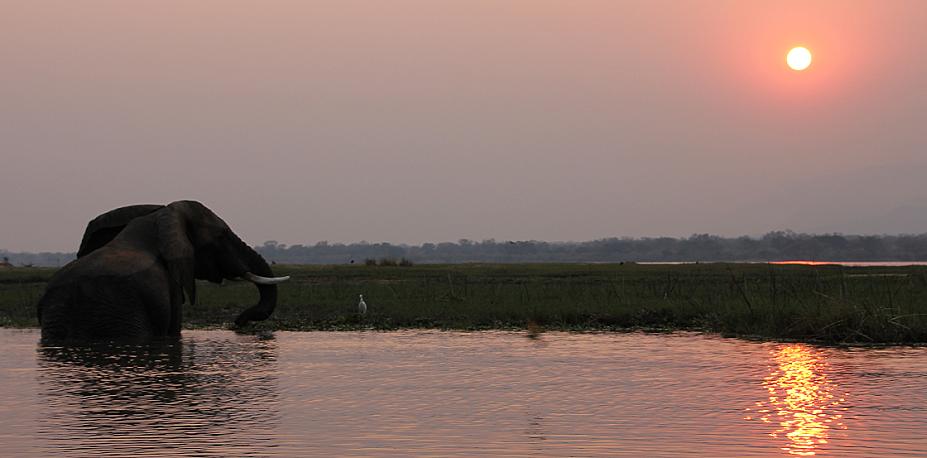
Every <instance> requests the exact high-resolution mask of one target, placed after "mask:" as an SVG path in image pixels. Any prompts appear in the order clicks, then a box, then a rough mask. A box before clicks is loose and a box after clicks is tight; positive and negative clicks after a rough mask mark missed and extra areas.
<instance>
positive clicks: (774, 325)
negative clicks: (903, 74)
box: [0, 264, 927, 343]
mask: <svg viewBox="0 0 927 458" xmlns="http://www.w3.org/2000/svg"><path fill="white" fill-rule="evenodd" d="M275 272H276V273H278V274H282V275H290V276H292V277H293V278H292V280H291V281H290V282H287V283H285V284H283V285H281V287H280V300H279V306H278V308H277V310H276V312H275V313H274V316H273V317H272V318H271V319H270V320H268V321H266V322H263V323H260V324H257V325H256V326H257V327H258V328H264V329H288V330H314V329H371V328H372V329H396V328H444V329H523V328H525V327H526V326H528V325H529V323H535V324H537V325H538V326H540V327H542V328H547V329H560V330H614V329H634V328H648V329H694V330H706V331H712V332H720V333H723V334H729V335H740V336H758V337H764V338H774V339H797V340H805V341H819V342H827V343H914V342H927V268H925V267H840V266H774V265H766V264H749V265H747V264H694V265H639V264H625V265H617V264H592V265H584V264H464V265H459V264H457V265H417V266H411V267H381V266H276V267H275ZM52 273H54V269H6V270H2V271H0V325H3V326H16V327H30V326H37V322H36V320H35V302H36V301H37V300H38V298H39V297H40V296H41V294H42V291H43V290H44V285H45V282H46V281H47V280H48V278H49V277H50V276H51V275H52ZM198 294H199V304H197V305H196V306H187V307H186V309H185V324H186V326H187V327H191V328H192V327H228V326H229V323H230V322H231V321H232V320H233V319H234V318H235V316H236V315H237V313H238V312H239V311H241V310H242V309H243V305H244V304H251V303H253V302H255V301H256V300H257V292H256V290H255V288H253V287H252V286H251V285H249V284H247V283H226V284H224V285H212V284H209V283H200V285H199V288H198ZM358 294H364V297H365V299H366V300H367V304H368V306H369V312H368V314H367V315H365V316H363V317H361V316H358V315H357V314H356V313H355V310H356V304H357V299H358V297H357V296H358Z"/></svg>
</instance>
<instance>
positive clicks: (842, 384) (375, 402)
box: [0, 329, 927, 456]
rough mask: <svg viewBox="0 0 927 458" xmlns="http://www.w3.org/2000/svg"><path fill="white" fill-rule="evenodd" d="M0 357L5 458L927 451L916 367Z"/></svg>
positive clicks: (453, 338) (418, 341)
mask: <svg viewBox="0 0 927 458" xmlns="http://www.w3.org/2000/svg"><path fill="white" fill-rule="evenodd" d="M0 343H2V348H3V352H2V353H0V387H2V388H0V444H2V453H0V454H2V455H3V456H52V455H54V456H126V455H131V456H165V455H174V456H408V455H413V456H422V455H430V456H453V455H461V456H463V455H466V456H472V455H483V456H491V455H492V456H502V455H504V456H616V455H625V456H697V455H701V456H789V455H798V456H809V455H817V456H904V455H908V456H923V455H924V454H925V453H927V409H925V406H927V402H925V401H927V349H904V348H902V349H879V350H873V349H867V350H841V349H826V348H816V347H811V346H806V345H794V344H775V343H755V342H745V341H740V340H734V339H722V338H718V337H711V336H702V335H697V334H671V335H652V334H650V335H648V334H640V333H633V334H564V333H547V334H543V335H542V336H541V338H540V339H536V340H533V339H528V338H526V337H525V336H524V334H519V333H503V332H490V333H448V332H390V333H354V332H343V333H323V332H314V333H288V332H278V333H274V334H267V335H261V336H251V335H236V334H234V333H231V332H226V331H186V332H185V333H184V336H183V339H182V340H181V341H180V342H177V343H173V344H167V345H154V346H144V347H137V346H122V347H113V346H103V347H95V348H56V347H50V348H43V347H40V346H39V345H38V333H37V332H36V331H17V330H7V329H0Z"/></svg>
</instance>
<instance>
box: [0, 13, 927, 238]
mask: <svg viewBox="0 0 927 458" xmlns="http://www.w3.org/2000/svg"><path fill="white" fill-rule="evenodd" d="M3 11H4V14H3V16H2V17H0V56H2V61H3V71H2V72H0V100H3V104H0V154H2V159H3V170H4V173H3V174H2V179H3V183H2V186H3V189H4V191H3V192H2V193H0V214H2V215H3V221H4V230H3V231H2V232H0V249H9V250H73V249H75V247H76V243H77V242H78V241H79V239H80V234H81V231H82V230H83V226H84V224H85V223H86V221H87V220H89V219H90V218H91V217H92V216H94V215H96V214H97V213H99V212H102V211H105V210H107V209H110V208H112V207H116V206H120V205H125V204H132V203H141V202H152V203H154V202H168V201H171V200H175V199H180V198H192V199H198V200H201V201H203V202H204V203H206V204H207V205H209V206H210V207H212V208H213V209H215V210H216V212H217V213H218V214H220V215H221V216H223V217H225V219H226V220H227V221H228V222H229V223H230V224H231V226H232V227H233V228H235V229H236V230H237V231H238V232H239V233H240V234H241V235H242V236H243V237H244V238H245V239H246V240H248V241H249V242H251V243H255V244H257V243H261V242H263V241H265V240H268V239H275V240H279V241H281V242H285V243H290V244H292V243H314V242H316V241H319V240H329V241H358V240H369V241H381V240H382V241H391V242H413V243H419V242H425V241H445V240H456V239H458V238H470V239H477V240H479V239H482V238H490V237H494V238H496V239H500V240H505V239H544V240H584V239H591V238H597V237H607V236H624V235H630V236H645V235H647V236H657V235H672V236H685V235H688V234H691V233H695V232H711V233H717V234H724V235H739V234H762V233H764V232H766V231H769V230H775V229H786V228H789V229H793V230H796V231H814V232H830V231H838V232H844V233H858V232H863V233H881V232H889V233H891V232H927V211H924V210H927V207H925V205H924V204H923V202H925V201H927V200H925V198H927V186H925V185H923V184H922V177H923V175H924V172H927V167H925V161H924V160H923V159H922V158H921V156H922V155H923V151H924V146H925V144H927V142H925V138H924V128H923V124H924V123H923V119H922V117H923V113H924V112H925V108H927V99H925V95H924V90H923V82H924V81H927V74H925V73H927V60H925V59H923V58H922V54H923V52H922V48H923V43H927V5H925V4H924V3H923V2H920V1H917V0H910V1H900V0H899V1H891V2H882V1H792V2H785V1H775V2H773V1H768V2H766V1H749V2H746V1H736V0H732V1H720V0H713V1H695V0H692V1H684V0H661V1H649V0H648V1H614V0H603V1H583V0H578V1H569V2H566V1H538V0H530V1H529V0H524V1H514V0H512V1H499V0H492V1H490V0H466V1H464V0H460V1H457V0H449V1H443V2H434V1H430V0H421V1H410V0H390V1H373V0H368V1H355V0H336V1H335V0H333V1H289V2H286V1H197V2H182V1H176V0H159V1H133V2H123V1H90V0H88V1H81V2H72V1H43V2H16V3H13V4H8V5H5V6H4V8H3ZM795 45H804V46H807V47H808V48H809V49H811V50H812V52H813V53H814V58H815V60H814V63H813V64H812V67H811V68H810V69H809V70H807V71H805V72H794V71H791V70H789V69H788V68H787V67H786V64H785V54H786V52H787V51H788V50H789V49H790V48H791V47H792V46H795ZM272 198H273V199H274V201H273V204H270V203H269V202H270V199H272Z"/></svg>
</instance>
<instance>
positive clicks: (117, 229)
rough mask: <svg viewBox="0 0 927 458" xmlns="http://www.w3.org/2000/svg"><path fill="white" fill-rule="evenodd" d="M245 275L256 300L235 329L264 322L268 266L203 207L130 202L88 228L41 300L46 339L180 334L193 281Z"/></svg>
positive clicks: (272, 288)
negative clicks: (257, 295)
mask: <svg viewBox="0 0 927 458" xmlns="http://www.w3.org/2000/svg"><path fill="white" fill-rule="evenodd" d="M238 278H244V279H247V280H249V281H251V282H253V283H255V284H256V285H257V288H258V291H259V293H260V300H259V301H258V303H257V304H256V305H254V306H251V307H250V308H247V309H245V310H244V311H242V312H241V314H239V315H238V317H237V318H236V319H235V324H236V325H237V326H242V325H245V324H246V323H248V322H250V321H261V320H265V319H267V318H268V317H269V316H270V315H271V313H273V311H274V308H275V307H276V305H277V286H276V285H277V284H278V283H280V282H282V281H285V280H287V279H289V277H274V276H273V272H272V271H271V269H270V266H268V265H267V261H265V260H264V258H262V257H261V255H260V254H258V253H257V252H256V251H254V250H253V249H252V248H251V247H249V246H248V245H246V244H245V242H243V241H242V240H241V239H240V238H239V237H238V236H237V235H236V234H235V233H234V232H232V230H231V229H230V228H229V226H228V225H227V224H226V223H225V221H223V220H222V219H221V218H219V217H218V216H217V215H216V214H215V213H213V212H212V211H211V210H210V209H209V208H207V207H206V206H205V205H203V204H201V203H199V202H196V201H191V200H182V201H177V202H173V203H171V204H168V205H130V206H127V207H121V208H117V209H115V210H111V211H109V212H106V213H103V214H102V215H99V216H97V217H96V218H94V219H93V220H91V221H90V223H88V224H87V229H86V230H85V231H84V236H83V239H82V240H81V245H80V249H79V250H78V252H77V259H75V260H74V261H71V262H70V263H68V264H67V265H65V266H64V267H62V268H61V269H60V270H59V271H57V272H56V273H55V274H54V275H53V276H52V278H51V279H50V280H49V282H48V286H47V287H46V290H45V294H44V295H43V296H42V298H41V299H39V302H38V318H39V323H40V324H41V327H42V340H43V341H46V342H48V341H72V340H73V341H104V340H136V341H138V340H143V341H144V340H151V339H155V338H162V337H176V336H179V335H180V327H181V316H182V311H183V304H184V302H185V300H184V295H186V299H187V302H188V303H189V304H191V305H192V304H195V303H196V282H195V280H197V279H199V280H207V281H210V282H213V283H221V282H222V281H223V280H224V279H238Z"/></svg>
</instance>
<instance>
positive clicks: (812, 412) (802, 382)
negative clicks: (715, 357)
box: [748, 345, 846, 456]
mask: <svg viewBox="0 0 927 458" xmlns="http://www.w3.org/2000/svg"><path fill="white" fill-rule="evenodd" d="M772 357H773V360H774V361H775V365H774V366H772V367H771V368H770V369H771V372H770V374H769V376H768V377H766V378H765V379H764V381H763V386H764V387H765V388H766V390H767V391H768V393H769V399H768V400H766V401H761V402H757V413H758V414H759V415H758V416H757V419H758V420H760V421H762V422H764V423H770V424H776V425H777V426H778V428H777V429H776V430H775V431H773V432H771V433H770V434H769V435H770V436H772V437H774V438H785V439H786V440H787V442H786V444H785V445H784V446H783V447H782V450H783V451H785V452H787V453H788V454H789V455H797V456H812V455H815V454H817V453H818V452H820V451H821V450H822V448H823V447H824V446H825V445H826V444H827V443H828V439H829V438H830V433H831V430H832V429H845V428H846V427H845V425H844V424H843V420H842V419H843V415H842V414H841V413H840V412H842V411H843V408H842V407H841V404H843V403H844V401H845V398H844V396H841V395H840V394H839V393H838V392H837V390H838V387H837V385H836V384H834V383H833V382H832V381H831V380H830V379H829V378H828V366H827V361H826V360H825V358H824V354H823V353H822V352H821V351H820V350H815V349H812V348H809V347H807V346H805V345H787V346H784V347H780V348H778V349H776V350H773V351H772ZM748 419H752V418H751V417H748Z"/></svg>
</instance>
